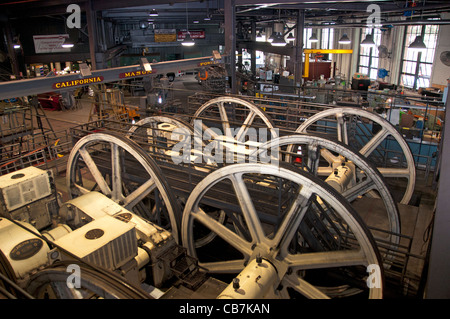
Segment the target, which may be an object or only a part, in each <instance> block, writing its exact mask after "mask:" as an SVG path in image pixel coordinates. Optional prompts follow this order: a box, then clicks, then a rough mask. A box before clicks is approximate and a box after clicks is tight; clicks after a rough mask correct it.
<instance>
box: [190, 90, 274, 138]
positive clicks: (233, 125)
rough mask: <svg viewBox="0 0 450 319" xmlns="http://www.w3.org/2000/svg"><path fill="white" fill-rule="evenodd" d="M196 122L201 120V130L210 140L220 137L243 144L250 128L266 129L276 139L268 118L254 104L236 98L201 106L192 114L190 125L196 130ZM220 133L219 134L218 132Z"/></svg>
mask: <svg viewBox="0 0 450 319" xmlns="http://www.w3.org/2000/svg"><path fill="white" fill-rule="evenodd" d="M196 120H202V129H203V131H204V132H208V134H209V135H211V138H212V139H217V138H218V137H219V136H220V135H223V136H225V137H226V138H228V139H229V140H231V141H238V142H241V143H243V142H245V140H246V136H247V135H248V133H249V129H250V127H252V126H254V127H257V128H267V129H268V132H267V133H268V134H270V137H267V136H265V137H264V138H265V140H268V139H271V138H276V137H278V131H277V130H276V129H275V126H274V124H273V122H272V120H271V119H270V118H269V116H268V115H267V114H266V113H265V112H264V111H263V110H261V109H260V108H259V107H258V106H256V105H255V104H253V103H251V102H249V101H245V100H242V99H239V98H236V97H231V96H225V97H218V98H215V99H212V100H210V101H208V102H206V103H205V104H203V105H202V106H201V107H200V108H199V109H198V110H197V111H196V112H195V114H194V116H193V117H192V120H191V124H192V125H193V126H194V129H196V130H197V126H196V125H195V121H196ZM219 131H220V132H221V133H220V134H219V133H218V132H219Z"/></svg>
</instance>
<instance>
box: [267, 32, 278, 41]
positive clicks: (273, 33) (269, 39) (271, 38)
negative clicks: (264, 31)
mask: <svg viewBox="0 0 450 319" xmlns="http://www.w3.org/2000/svg"><path fill="white" fill-rule="evenodd" d="M275 36H276V32H272V34H271V35H270V37H269V38H268V39H267V42H270V43H272V41H273V40H274V39H275Z"/></svg>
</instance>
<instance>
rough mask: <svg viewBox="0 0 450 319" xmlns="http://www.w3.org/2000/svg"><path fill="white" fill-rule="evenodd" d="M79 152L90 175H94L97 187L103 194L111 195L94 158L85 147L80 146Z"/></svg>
mask: <svg viewBox="0 0 450 319" xmlns="http://www.w3.org/2000/svg"><path fill="white" fill-rule="evenodd" d="M79 153H80V155H81V157H82V158H83V161H84V163H85V164H86V166H87V168H88V169H89V171H90V173H91V175H92V177H94V180H95V181H96V182H97V185H98V187H99V188H100V190H101V192H102V193H103V194H104V195H111V189H110V188H109V186H108V183H107V182H106V180H105V179H104V178H103V175H102V173H100V171H99V169H98V167H97V165H96V164H95V162H94V160H93V159H92V157H91V155H90V154H89V152H88V151H87V150H86V147H82V148H80V149H79Z"/></svg>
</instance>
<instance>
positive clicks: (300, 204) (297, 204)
mask: <svg viewBox="0 0 450 319" xmlns="http://www.w3.org/2000/svg"><path fill="white" fill-rule="evenodd" d="M311 196H312V192H311V191H310V190H309V189H308V187H302V188H301V190H300V192H299V194H298V195H297V198H296V199H295V201H294V202H293V203H292V205H291V207H290V209H289V212H288V213H287V215H286V217H285V219H284V220H283V223H282V224H281V226H280V228H279V229H278V231H277V234H276V235H275V237H274V239H273V244H272V247H280V251H281V252H284V253H286V252H287V249H288V246H289V244H290V243H291V241H292V238H293V237H294V235H295V233H296V231H297V229H298V226H299V225H300V223H301V222H302V220H303V217H304V216H305V213H306V212H307V211H308V209H309V204H310V203H311V202H310V198H311ZM286 254H287V253H286Z"/></svg>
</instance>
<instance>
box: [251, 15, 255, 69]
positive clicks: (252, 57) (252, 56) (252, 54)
mask: <svg viewBox="0 0 450 319" xmlns="http://www.w3.org/2000/svg"><path fill="white" fill-rule="evenodd" d="M251 40H252V42H256V22H255V21H252V34H251ZM250 54H251V57H250V64H251V66H250V71H251V72H252V75H253V76H256V50H255V49H251V51H250Z"/></svg>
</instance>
